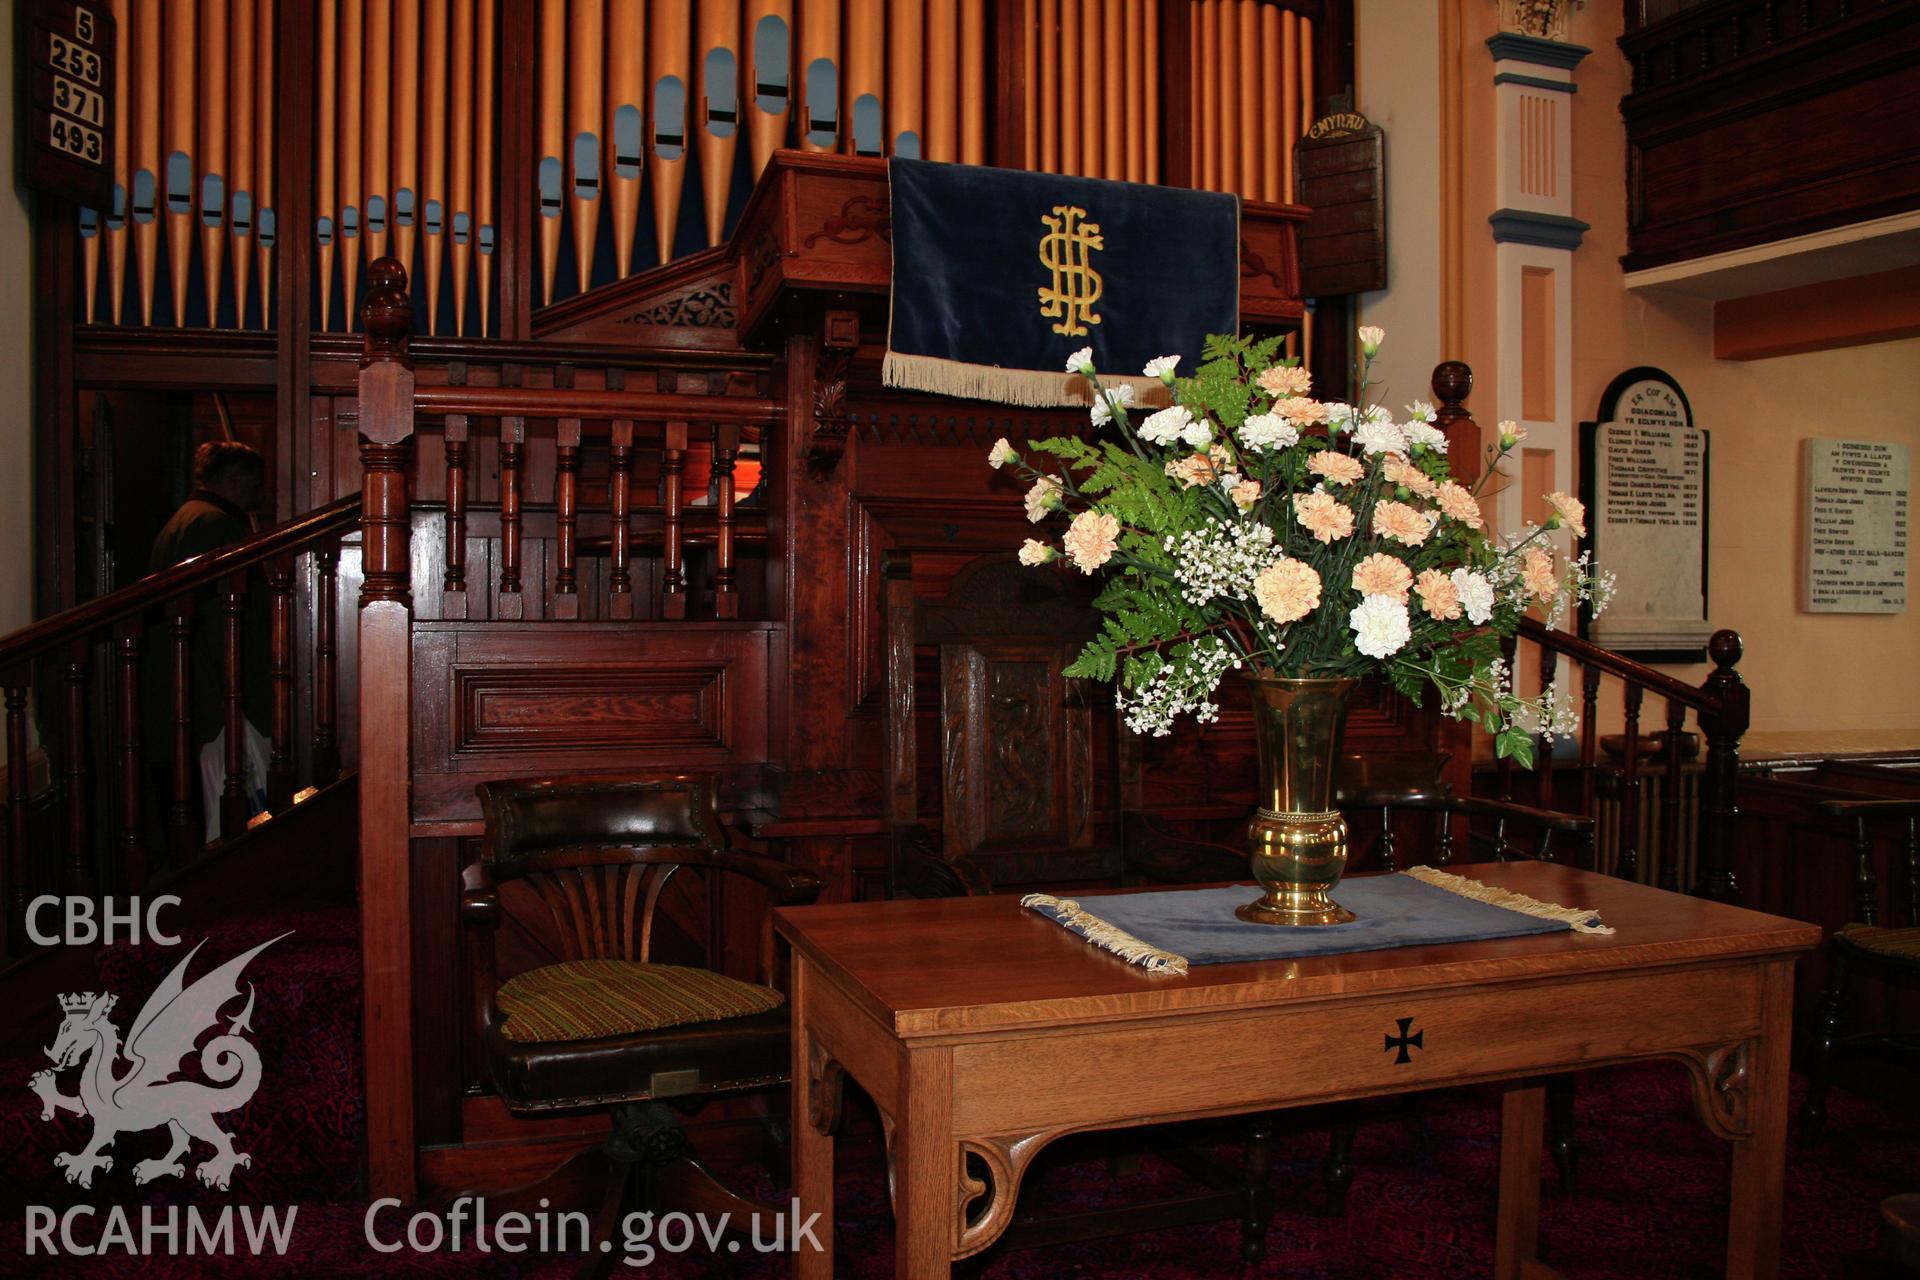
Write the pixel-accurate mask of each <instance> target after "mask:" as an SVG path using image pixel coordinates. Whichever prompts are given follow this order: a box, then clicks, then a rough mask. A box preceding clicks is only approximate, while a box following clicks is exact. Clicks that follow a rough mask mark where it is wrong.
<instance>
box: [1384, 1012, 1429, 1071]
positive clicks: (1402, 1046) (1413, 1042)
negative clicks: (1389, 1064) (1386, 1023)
mask: <svg viewBox="0 0 1920 1280" xmlns="http://www.w3.org/2000/svg"><path fill="white" fill-rule="evenodd" d="M1398 1022H1399V1024H1400V1034H1399V1035H1398V1036H1397V1037H1396V1036H1385V1037H1383V1038H1384V1039H1385V1040H1386V1042H1387V1047H1386V1048H1385V1049H1383V1050H1381V1052H1383V1053H1392V1052H1393V1051H1394V1050H1395V1049H1398V1050H1399V1051H1400V1056H1399V1057H1397V1058H1395V1059H1394V1060H1393V1065H1394V1066H1396V1067H1399V1066H1404V1065H1406V1064H1407V1063H1409V1062H1412V1061H1413V1054H1412V1053H1411V1052H1410V1050H1413V1049H1424V1048H1426V1044H1425V1041H1426V1035H1427V1033H1426V1032H1424V1031H1413V1032H1412V1034H1411V1035H1409V1034H1408V1032H1409V1031H1411V1030H1412V1028H1413V1019H1412V1018H1400V1019H1398Z"/></svg>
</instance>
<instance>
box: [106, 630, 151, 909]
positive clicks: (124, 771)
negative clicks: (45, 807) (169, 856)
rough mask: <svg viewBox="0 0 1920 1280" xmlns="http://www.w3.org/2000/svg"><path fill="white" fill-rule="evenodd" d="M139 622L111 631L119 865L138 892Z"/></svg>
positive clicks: (141, 823) (141, 858)
mask: <svg viewBox="0 0 1920 1280" xmlns="http://www.w3.org/2000/svg"><path fill="white" fill-rule="evenodd" d="M141 625H142V624H141V621H140V619H138V618H129V619H127V620H126V621H123V622H121V623H119V624H117V625H116V626H115V627H114V629H113V645H114V656H115V658H116V659H117V661H116V662H115V664H114V666H115V672H114V675H115V688H116V691H117V692H118V694H119V702H120V862H121V865H122V867H123V868H124V869H125V870H124V872H123V881H122V882H123V884H124V885H125V887H126V890H127V891H128V892H129V893H138V892H140V891H141V890H142V889H144V888H145V887H146V883H147V831H146V825H145V819H144V816H143V814H142V804H141V801H142V799H143V798H144V796H145V793H146V760H145V759H144V758H143V756H142V753H141V750H140V729H141V726H140V639H141Z"/></svg>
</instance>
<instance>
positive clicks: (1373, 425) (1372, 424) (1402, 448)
mask: <svg viewBox="0 0 1920 1280" xmlns="http://www.w3.org/2000/svg"><path fill="white" fill-rule="evenodd" d="M1353 442H1354V443H1355V444H1357V445H1359V446H1360V447H1361V449H1363V450H1365V451H1366V453H1367V454H1369V455H1372V454H1376V453H1405V452H1406V451H1407V433H1406V432H1404V431H1402V430H1401V429H1400V428H1399V427H1396V426H1394V425H1393V423H1392V422H1383V421H1381V420H1380V419H1378V418H1372V417H1369V418H1368V419H1367V420H1366V421H1365V422H1363V423H1361V424H1360V425H1359V426H1357V427H1355V428H1354V429H1353Z"/></svg>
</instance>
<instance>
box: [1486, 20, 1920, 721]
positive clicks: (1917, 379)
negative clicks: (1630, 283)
mask: <svg viewBox="0 0 1920 1280" xmlns="http://www.w3.org/2000/svg"><path fill="white" fill-rule="evenodd" d="M1470 7H1471V6H1470ZM1487 7H1491V6H1487ZM1621 17H1622V15H1621V9H1620V6H1618V5H1606V4H1596V5H1588V6H1586V8H1585V9H1583V10H1581V11H1579V12H1578V13H1576V14H1575V16H1574V23H1573V29H1572V32H1571V38H1572V39H1573V40H1574V41H1575V42H1576V43H1579V44H1584V45H1587V46H1589V47H1591V48H1592V49H1593V53H1592V55H1591V56H1589V57H1588V58H1587V59H1586V61H1584V62H1582V63H1581V65H1580V67H1579V69H1578V71H1577V72H1576V73H1575V74H1576V77H1577V79H1578V81H1579V84H1580V92H1579V94H1578V95H1577V96H1578V98H1579V102H1578V104H1577V107H1576V111H1575V115H1574V214H1575V216H1576V217H1579V218H1581V219H1583V220H1585V221H1586V222H1589V223H1591V224H1592V226H1593V229H1592V230H1591V231H1590V232H1589V233H1588V234H1587V239H1586V243H1585V244H1584V245H1583V246H1582V248H1581V249H1580V251H1579V252H1578V253H1576V254H1575V255H1574V320H1573V326H1574V329H1573V339H1574V356H1573V382H1574V386H1573V404H1574V410H1575V412H1576V413H1577V414H1579V415H1580V416H1581V417H1591V416H1592V415H1593V414H1594V412H1595V411H1596V409H1597V408H1598V404H1599V398H1600V394H1601V392H1602V391H1604V390H1605V388H1606V385H1607V383H1608V382H1610V381H1611V380H1612V379H1613V377H1614V376H1615V375H1616V374H1618V373H1620V372H1621V371H1622V370H1624V369H1627V368H1630V367H1632V366H1634V365H1639V364H1651V365H1657V366H1659V367H1660V368H1663V369H1665V370H1666V371H1667V372H1668V373H1670V374H1672V375H1673V376H1674V377H1675V378H1676V379H1677V380H1678V381H1679V383H1680V385H1681V386H1682V387H1683V388H1685V390H1686V392H1687V396H1688V398H1689V400H1690V401H1691V402H1692V405H1693V411H1694V419H1695V421H1697V422H1698V423H1699V424H1700V425H1701V426H1703V427H1705V428H1707V429H1708V431H1710V432H1712V440H1713V453H1712V461H1711V476H1710V484H1711V489H1710V502H1711V504H1712V505H1711V511H1710V513H1709V525H1710V527H1709V530H1708V555H1709V562H1710V563H1709V573H1710V576H1711V584H1710V593H1711V598H1710V600H1709V605H1708V609H1709V615H1710V618H1711V621H1712V622H1713V623H1714V624H1715V625H1716V626H1723V627H1732V628H1734V629H1735V630H1737V631H1739V632H1740V634H1741V636H1742V638H1743V639H1744V640H1745V642H1746V657H1745V659H1744V660H1743V661H1742V662H1741V664H1740V670H1741V671H1742V673H1743V674H1744V675H1745V676H1746V679H1747V683H1748V684H1749V685H1750V686H1751V687H1752V689H1753V695H1754V698H1753V732H1752V735H1751V737H1750V739H1749V742H1748V751H1749V753H1752V752H1754V751H1765V750H1803V749H1812V750H1842V749H1848V748H1869V747H1894V746H1902V747H1905V746H1920V617H1916V615H1915V613H1914V609H1913V606H1911V605H1910V606H1909V607H1908V611H1907V612H1906V613H1902V614H1891V615H1869V614H1808V613H1802V612H1801V611H1800V609H1799V607H1798V594H1799V574H1800V562H1799V559H1798V557H1799V555H1800V548H1801V546H1802V544H1803V534H1802V531H1801V511H1800V506H1801V490H1800V486H1801V472H1800V466H1801V463H1800V457H1801V443H1800V442H1801V441H1802V440H1803V439H1805V438H1807V437H1809V436H1841V437H1850V438H1856V439H1863V440H1900V441H1905V442H1907V443H1908V444H1909V445H1912V446H1914V453H1915V454H1916V455H1920V340H1913V341H1905V342H1890V343H1881V344H1878V345H1873V346H1864V347H1853V348H1847V349H1841V350H1834V351H1821V352H1812V353H1809V354H1806V355H1797V356H1783V357H1779V358H1776V359H1772V360H1757V361H1748V362H1740V361H1730V360H1716V359H1715V358H1714V357H1713V312H1712V307H1711V304H1708V303H1702V302H1695V301H1690V300H1685V299H1672V298H1659V297H1651V296H1648V295H1646V294H1630V293H1628V292H1627V291H1626V289H1625V287H1624V284H1623V280H1622V274H1621V270H1620V262H1619V258H1620V255H1621V254H1622V253H1624V252H1625V251H1626V199H1625V194H1624V190H1623V185H1622V175H1624V174H1625V172H1626V141H1625V134H1624V131H1623V129H1622V126H1621V122H1620V117H1619V113H1618V110H1617V109H1616V104H1617V103H1618V102H1619V100H1620V97H1621V95H1622V94H1623V93H1624V92H1625V91H1626V88H1627V83H1628V73H1627V66H1626V61H1625V59H1624V58H1623V57H1622V56H1621V54H1620V51H1619V48H1618V46H1617V45H1616V44H1615V41H1616V39H1617V38H1618V36H1619V34H1620V23H1621ZM1469 84H1470V85H1471V84H1472V81H1471V80H1470V81H1469ZM1803 141H1805V140H1803ZM1482 216H1484V215H1482ZM1469 225H1470V226H1471V225H1472V219H1471V218H1470V219H1469ZM1909 572H1911V570H1909ZM1671 670H1673V673H1674V674H1675V675H1677V676H1680V677H1682V678H1683V679H1686V680H1688V681H1689V682H1690V683H1693V682H1697V681H1699V680H1700V679H1702V678H1704V676H1705V674H1706V671H1707V668H1706V667H1704V666H1701V667H1689V668H1672V669H1671Z"/></svg>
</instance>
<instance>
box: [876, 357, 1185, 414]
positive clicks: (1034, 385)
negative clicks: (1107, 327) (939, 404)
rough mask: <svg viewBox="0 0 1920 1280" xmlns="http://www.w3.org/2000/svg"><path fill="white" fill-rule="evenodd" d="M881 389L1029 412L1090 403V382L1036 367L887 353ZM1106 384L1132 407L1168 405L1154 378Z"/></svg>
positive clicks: (1109, 380)
mask: <svg viewBox="0 0 1920 1280" xmlns="http://www.w3.org/2000/svg"><path fill="white" fill-rule="evenodd" d="M880 381H881V383H882V385H884V386H889V387H898V388H900V389H902V390H905V391H926V392H930V393H932V394H934V395H940V396H952V397H954V398H956V399H960V400H989V401H993V402H994V403H996V404H1017V405H1023V406H1025V407H1027V408H1031V409H1060V408H1081V409H1084V408H1086V407H1087V406H1089V405H1091V404H1092V403H1093V384H1092V383H1090V382H1089V381H1087V379H1085V378H1083V377H1081V376H1080V375H1079V374H1077V373H1066V372H1059V373H1055V372H1051V371H1048V370H1039V369H1003V368H1001V367H1000V366H998V365H990V364H967V363H964V362H962V361H959V360H943V359H941V358H940V357H938V356H916V355H907V354H904V353H902V352H899V351H889V352H887V356H886V359H885V360H883V361H882V362H881V364H880ZM1101 381H1102V382H1103V383H1105V384H1107V385H1108V386H1113V385H1115V384H1117V383H1122V382H1124V383H1127V384H1129V385H1131V386H1132V387H1133V396H1134V403H1135V404H1136V405H1140V406H1144V407H1147V408H1160V407H1164V406H1165V405H1166V404H1167V403H1168V395H1167V388H1166V385H1165V384H1164V383H1162V382H1161V381H1160V379H1158V378H1135V377H1109V376H1107V375H1105V374H1103V375H1101Z"/></svg>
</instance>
